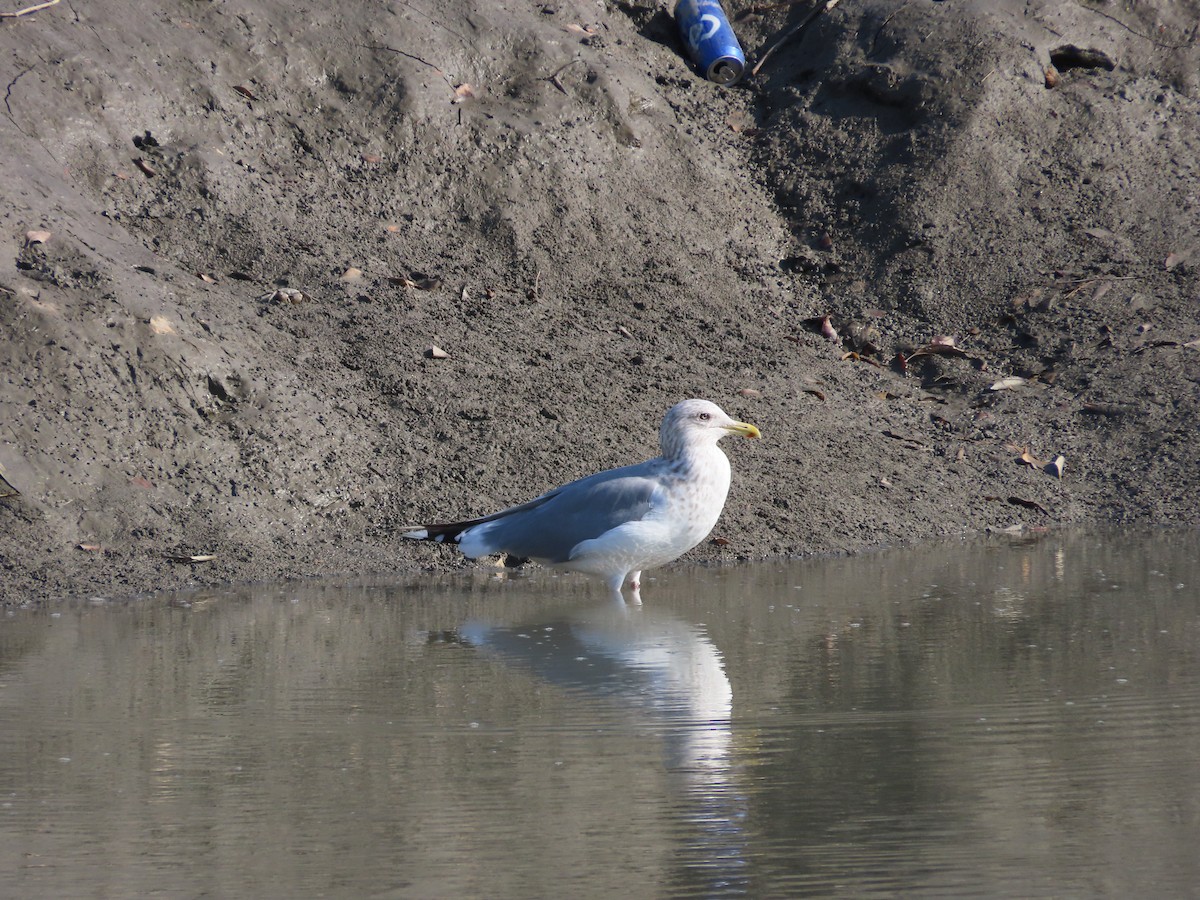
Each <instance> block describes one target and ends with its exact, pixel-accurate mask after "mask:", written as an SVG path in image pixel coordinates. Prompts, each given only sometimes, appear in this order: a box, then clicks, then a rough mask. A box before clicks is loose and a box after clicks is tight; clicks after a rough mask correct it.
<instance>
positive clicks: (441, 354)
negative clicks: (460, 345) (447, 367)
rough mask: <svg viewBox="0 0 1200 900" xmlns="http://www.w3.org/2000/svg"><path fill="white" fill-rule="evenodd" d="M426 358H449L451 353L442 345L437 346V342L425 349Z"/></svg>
mask: <svg viewBox="0 0 1200 900" xmlns="http://www.w3.org/2000/svg"><path fill="white" fill-rule="evenodd" d="M425 358H426V359H449V358H450V354H449V353H447V352H446V351H445V350H443V349H442V348H441V347H439V346H437V344H434V345H432V346H431V347H430V348H429V349H428V350H426V351H425Z"/></svg>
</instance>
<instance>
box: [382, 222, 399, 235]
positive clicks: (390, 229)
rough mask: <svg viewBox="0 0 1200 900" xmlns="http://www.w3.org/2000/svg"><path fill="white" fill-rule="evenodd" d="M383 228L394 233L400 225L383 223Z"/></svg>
mask: <svg viewBox="0 0 1200 900" xmlns="http://www.w3.org/2000/svg"><path fill="white" fill-rule="evenodd" d="M383 230H384V231H387V232H390V233H391V234H395V233H396V232H397V231H399V230H400V226H399V225H390V224H389V225H384V226H383Z"/></svg>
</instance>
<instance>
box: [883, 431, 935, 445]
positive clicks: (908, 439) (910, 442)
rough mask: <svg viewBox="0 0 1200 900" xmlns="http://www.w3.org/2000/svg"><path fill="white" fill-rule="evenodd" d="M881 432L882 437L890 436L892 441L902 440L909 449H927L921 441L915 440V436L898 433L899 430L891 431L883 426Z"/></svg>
mask: <svg viewBox="0 0 1200 900" xmlns="http://www.w3.org/2000/svg"><path fill="white" fill-rule="evenodd" d="M881 433H882V434H883V436H884V437H888V438H891V439H892V440H894V441H903V442H904V443H905V444H906V445H908V449H909V450H928V449H929V447H928V446H927V445H925V444H923V443H921V441H919V440H917V439H916V438H915V437H910V436H908V435H906V434H900V433H899V432H895V431H892V430H891V429H890V428H885V429H884V430H883V431H882V432H881Z"/></svg>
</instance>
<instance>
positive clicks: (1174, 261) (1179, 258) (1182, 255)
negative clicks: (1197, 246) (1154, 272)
mask: <svg viewBox="0 0 1200 900" xmlns="http://www.w3.org/2000/svg"><path fill="white" fill-rule="evenodd" d="M1191 255H1192V251H1191V250H1181V251H1179V252H1178V253H1168V254H1167V258H1166V259H1165V260H1163V265H1164V266H1166V268H1167V269H1168V270H1169V269H1173V268H1175V267H1176V266H1177V265H1179V264H1180V263H1184V262H1187V261H1188V259H1190V258H1191Z"/></svg>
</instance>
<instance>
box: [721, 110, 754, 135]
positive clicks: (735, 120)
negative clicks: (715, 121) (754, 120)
mask: <svg viewBox="0 0 1200 900" xmlns="http://www.w3.org/2000/svg"><path fill="white" fill-rule="evenodd" d="M725 124H726V125H728V126H729V130H730V131H732V132H733V133H734V134H741V133H742V132H743V131H745V130H746V128H747V126H748V125H749V124H750V117H749V116H747V115H746V114H745V113H744V112H739V111H735V112H731V113H730V114H729V115H728V116H727V117H726V118H725Z"/></svg>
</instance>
